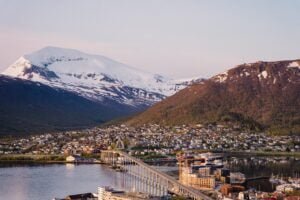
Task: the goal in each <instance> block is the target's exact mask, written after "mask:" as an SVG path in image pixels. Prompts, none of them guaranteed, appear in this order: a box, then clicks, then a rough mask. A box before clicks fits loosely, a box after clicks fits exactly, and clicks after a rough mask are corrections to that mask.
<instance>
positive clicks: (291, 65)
mask: <svg viewBox="0 0 300 200" xmlns="http://www.w3.org/2000/svg"><path fill="white" fill-rule="evenodd" d="M287 68H300V65H299V62H297V61H293V62H291V63H289V65H288V66H287Z"/></svg>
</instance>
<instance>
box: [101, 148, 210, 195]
mask: <svg viewBox="0 0 300 200" xmlns="http://www.w3.org/2000/svg"><path fill="white" fill-rule="evenodd" d="M106 152H113V153H118V154H119V155H121V156H123V157H127V158H128V159H130V160H132V161H134V162H135V163H136V164H138V165H140V166H143V167H145V168H146V169H147V170H149V171H151V172H152V173H154V174H157V175H158V176H159V177H161V178H163V179H165V180H167V181H169V182H171V183H172V184H174V185H176V186H177V187H179V188H181V189H183V190H185V191H187V192H188V193H190V194H192V195H193V196H195V197H197V199H203V200H212V198H211V197H209V196H206V195H205V194H203V193H201V192H200V191H198V190H196V189H194V188H191V187H187V186H185V185H183V184H181V183H179V182H178V181H177V180H176V179H174V178H173V177H171V176H169V175H167V174H165V173H163V172H161V171H159V170H157V169H155V168H153V167H152V166H150V165H148V164H146V163H144V162H143V161H141V160H140V159H137V158H135V157H133V156H130V155H128V154H127V153H125V152H123V151H116V150H114V151H109V150H108V151H106Z"/></svg>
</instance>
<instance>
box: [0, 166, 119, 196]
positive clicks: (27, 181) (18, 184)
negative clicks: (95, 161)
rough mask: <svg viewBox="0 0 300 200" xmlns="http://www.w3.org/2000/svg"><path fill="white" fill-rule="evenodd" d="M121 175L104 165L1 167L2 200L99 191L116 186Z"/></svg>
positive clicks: (0, 194) (0, 192)
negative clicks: (98, 189) (103, 187)
mask: <svg viewBox="0 0 300 200" xmlns="http://www.w3.org/2000/svg"><path fill="white" fill-rule="evenodd" d="M118 175H119V173H115V172H114V171H112V170H111V169H109V168H107V167H106V166H101V165H76V166H75V165H13V166H12V165H10V166H8V167H7V166H6V167H5V166H3V165H2V166H0V185H1V187H0V197H1V199H10V200H40V199H52V198H54V197H64V196H66V195H68V194H76V193H84V192H96V191H97V187H98V186H107V185H110V186H113V187H115V186H116V185H117V184H116V180H117V179H116V178H117V176H118Z"/></svg>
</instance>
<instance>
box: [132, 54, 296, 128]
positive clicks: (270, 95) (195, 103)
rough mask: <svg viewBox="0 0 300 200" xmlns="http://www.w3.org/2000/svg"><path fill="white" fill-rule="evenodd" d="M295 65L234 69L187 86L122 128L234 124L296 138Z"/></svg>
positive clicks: (283, 63)
mask: <svg viewBox="0 0 300 200" xmlns="http://www.w3.org/2000/svg"><path fill="white" fill-rule="evenodd" d="M299 65H300V60H294V61H278V62H256V63H252V64H243V65H239V66H237V67H235V68H233V69H230V70H228V71H227V72H225V73H223V74H219V75H217V76H214V77H212V78H210V79H208V80H206V81H203V82H201V83H198V84H194V85H192V86H189V87H188V88H186V89H184V90H181V91H179V92H178V93H176V94H175V95H173V96H171V97H169V98H167V99H165V100H163V101H162V102H160V103H157V104H156V105H154V106H153V107H151V108H149V109H148V110H147V111H145V112H144V113H141V114H140V115H138V116H136V117H134V118H132V119H131V120H129V121H128V122H127V123H128V124H130V125H142V124H145V123H159V124H164V125H175V124H195V123H213V122H220V121H238V122H241V123H242V124H244V125H247V126H249V127H252V128H254V127H259V126H261V127H265V128H269V129H270V130H271V131H275V132H276V131H284V132H293V133H299V130H300V128H299V127H300V112H299V110H300V67H299Z"/></svg>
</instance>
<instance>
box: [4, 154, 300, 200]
mask: <svg viewBox="0 0 300 200" xmlns="http://www.w3.org/2000/svg"><path fill="white" fill-rule="evenodd" d="M224 164H225V166H227V167H228V168H229V169H230V170H231V171H240V172H242V173H244V174H245V175H246V177H254V176H270V175H272V174H273V175H280V176H283V177H289V176H293V177H295V176H300V160H299V159H295V158H284V157H280V158H276V157H227V158H225V159H224ZM158 169H159V170H161V171H164V172H167V173H169V170H170V171H173V174H174V175H177V172H176V169H177V168H176V167H174V166H173V167H170V166H161V167H158ZM98 186H111V187H114V188H115V189H121V190H126V191H142V192H149V190H150V191H151V192H152V193H154V194H155V193H156V191H154V190H153V188H150V189H149V186H147V185H145V184H139V182H138V181H137V180H136V179H134V178H132V177H130V176H128V175H125V174H124V173H120V172H115V171H114V170H112V169H110V168H109V167H107V166H104V165H97V164H94V165H73V164H66V165H65V164H48V165H36V164H35V165H32V164H30V165H28V164H19V165H12V164H0V200H40V199H45V200H47V199H49V200H50V199H53V198H54V197H61V198H62V197H65V196H67V195H69V194H78V193H86V192H97V187H98ZM249 186H250V187H254V188H256V189H260V190H263V191H272V190H274V187H275V186H272V185H271V184H270V183H269V181H268V180H266V181H256V182H251V183H249Z"/></svg>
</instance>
